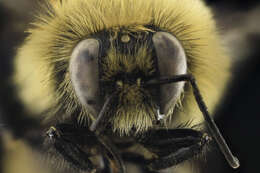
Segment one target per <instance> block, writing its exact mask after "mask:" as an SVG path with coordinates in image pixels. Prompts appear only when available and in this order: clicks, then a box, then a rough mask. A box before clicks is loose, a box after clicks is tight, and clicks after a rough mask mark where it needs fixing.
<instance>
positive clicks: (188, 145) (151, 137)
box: [138, 129, 211, 170]
mask: <svg viewBox="0 0 260 173" xmlns="http://www.w3.org/2000/svg"><path fill="white" fill-rule="evenodd" d="M138 141H139V142H140V143H141V144H142V145H143V146H144V147H145V148H147V149H148V150H149V151H151V152H152V153H154V154H155V155H156V157H155V158H153V159H150V160H148V161H147V164H148V167H149V168H150V169H151V170H160V169H165V168H169V167H171V166H174V165H177V164H179V163H181V162H183V161H185V160H188V159H190V158H192V157H194V156H196V155H197V154H199V153H201V151H202V149H203V147H204V146H205V145H206V144H208V143H209V141H211V137H209V136H208V135H207V134H206V133H204V134H203V133H201V132H200V131H196V130H193V129H169V130H166V129H160V130H153V131H150V132H148V133H147V134H145V135H144V136H142V137H141V138H139V139H138Z"/></svg>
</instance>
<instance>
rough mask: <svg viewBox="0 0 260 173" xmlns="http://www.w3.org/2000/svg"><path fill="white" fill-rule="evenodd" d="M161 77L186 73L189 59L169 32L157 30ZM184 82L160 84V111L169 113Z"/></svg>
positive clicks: (156, 44)
mask: <svg viewBox="0 0 260 173" xmlns="http://www.w3.org/2000/svg"><path fill="white" fill-rule="evenodd" d="M153 44H154V47H155V51H156V55H157V59H158V69H159V73H160V77H161V78H163V77H170V76H174V75H180V74H186V72H187V61H186V56H185V52H184V49H183V47H182V45H181V44H180V42H179V41H178V40H177V39H176V38H175V37H174V36H173V35H171V34H169V33H167V32H157V33H155V34H154V36H153ZM183 87H184V82H178V83H171V84H165V85H161V86H160V101H159V107H160V113H162V114H167V113H168V111H169V110H170V109H171V108H173V107H174V106H175V104H176V101H177V100H178V98H179V97H180V94H181V92H182V90H183Z"/></svg>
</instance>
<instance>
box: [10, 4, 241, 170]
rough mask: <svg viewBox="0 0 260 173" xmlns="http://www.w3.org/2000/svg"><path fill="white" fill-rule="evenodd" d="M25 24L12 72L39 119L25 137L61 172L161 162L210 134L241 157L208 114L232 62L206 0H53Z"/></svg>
mask: <svg viewBox="0 0 260 173" xmlns="http://www.w3.org/2000/svg"><path fill="white" fill-rule="evenodd" d="M29 33H30V35H29V36H28V38H27V39H26V40H25V42H24V44H23V45H22V46H21V47H20V49H19V50H18V52H17V56H16V58H15V62H14V69H15V72H14V76H13V81H14V84H15V86H16V94H17V96H18V98H19V100H20V102H21V103H22V104H23V106H24V109H25V112H26V116H27V118H28V119H31V120H34V122H33V123H32V124H33V125H32V127H29V128H27V129H26V130H25V131H24V135H23V137H24V138H25V139H26V140H27V141H28V142H29V144H31V145H32V146H33V147H35V148H37V150H38V151H39V153H41V154H43V155H44V156H42V157H44V158H46V162H47V163H49V165H50V166H51V167H53V168H54V169H56V170H57V171H58V172H113V173H114V172H120V173H124V172H127V171H128V172H129V171H131V170H130V168H129V165H130V163H134V164H135V165H137V166H138V167H139V168H140V172H159V171H161V170H164V169H167V168H171V167H173V166H175V165H177V164H179V163H181V162H183V161H186V160H189V159H191V158H193V157H194V156H196V155H198V154H200V153H201V152H202V150H203V148H205V147H206V146H207V145H208V144H209V142H210V140H211V139H212V138H213V139H215V140H216V142H217V143H218V144H219V146H220V149H221V150H222V152H223V154H224V155H225V157H226V158H227V160H228V161H229V163H230V165H231V166H232V167H234V168H236V167H238V165H239V163H238V160H237V159H236V158H235V157H234V156H233V155H232V153H231V152H230V150H229V149H228V147H227V145H226V143H225V141H224V139H223V138H222V136H221V134H220V133H219V131H218V129H217V127H216V125H215V123H214V121H213V119H212V118H211V117H210V116H209V112H212V111H213V110H214V106H215V105H216V103H217V101H218V100H219V98H220V96H221V93H222V92H223V89H224V88H225V85H226V81H227V79H228V77H229V74H228V67H229V62H228V56H227V55H226V53H225V52H224V50H223V48H222V47H221V41H220V38H219V36H218V33H217V29H216V26H215V22H214V20H213V19H212V14H211V12H210V10H209V9H208V8H207V7H206V6H205V5H204V3H203V2H201V1H199V0H161V1H156V0H146V1H144V0H98V1H97V0H62V1H58V0H57V1H55V0H53V1H50V0H49V1H46V6H44V7H43V10H42V12H40V13H39V14H38V15H37V18H36V20H35V22H34V23H33V26H32V27H31V29H29ZM194 96H195V97H194ZM202 96H203V97H202ZM194 98H195V99H194ZM204 101H205V103H206V104H207V107H206V104H205V103H204ZM208 110H209V112H208ZM201 112H202V114H201ZM204 121H205V122H206V127H207V128H208V129H209V134H207V133H205V128H202V129H197V128H196V127H197V125H199V124H201V123H203V122H204ZM211 136H212V137H211ZM35 141H37V142H35ZM169 171H170V169H169Z"/></svg>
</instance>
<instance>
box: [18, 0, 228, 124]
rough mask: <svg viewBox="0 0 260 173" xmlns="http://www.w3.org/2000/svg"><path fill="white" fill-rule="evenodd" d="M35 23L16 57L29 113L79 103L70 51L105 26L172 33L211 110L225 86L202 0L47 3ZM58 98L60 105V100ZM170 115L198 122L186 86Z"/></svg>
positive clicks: (223, 59) (221, 56)
mask: <svg viewBox="0 0 260 173" xmlns="http://www.w3.org/2000/svg"><path fill="white" fill-rule="evenodd" d="M33 24H34V27H33V28H32V29H30V30H29V33H30V36H29V37H28V38H27V40H26V41H25V43H24V44H23V46H22V47H21V48H20V49H19V51H18V54H17V57H16V59H15V75H14V81H15V83H16V85H17V86H19V88H18V89H19V90H18V93H19V96H20V98H21V100H22V102H23V103H24V105H25V106H26V108H27V109H28V111H30V112H32V113H33V114H39V113H42V112H44V111H46V110H49V109H50V108H51V107H53V106H56V107H57V109H64V110H65V112H66V114H67V115H70V113H72V112H73V111H75V110H76V109H77V108H78V107H79V103H78V101H77V98H76V97H75V94H74V91H73V89H72V86H71V83H70V77H69V73H68V62H69V60H70V56H71V53H72V50H73V48H74V47H75V46H76V45H77V43H78V42H79V41H81V40H83V39H86V38H88V37H90V35H91V34H93V33H97V32H99V31H102V30H108V29H111V30H114V31H117V30H119V28H121V27H123V28H125V30H128V31H131V32H135V31H142V30H143V31H145V30H147V28H145V27H144V25H154V26H155V27H157V28H160V29H161V30H164V31H167V32H169V33H171V34H173V35H174V36H175V37H176V38H177V39H178V40H179V41H180V43H181V44H182V46H183V47H184V50H185V53H186V55H187V61H188V72H190V73H192V74H193V75H194V76H195V78H196V79H197V82H198V86H199V88H200V90H201V92H202V95H203V97H204V99H205V102H206V104H207V105H208V107H209V110H210V112H212V110H213V109H214V107H215V105H216V103H217V101H218V100H219V97H220V94H221V93H222V91H223V89H224V86H225V84H226V79H227V77H228V72H227V71H228V67H229V59H228V57H227V56H226V54H225V52H224V51H223V50H222V46H221V41H220V39H219V35H218V33H217V30H216V26H215V22H214V20H213V19H212V14H211V11H210V10H209V8H207V7H206V6H205V4H204V3H203V2H202V1H200V0H63V1H62V3H60V2H59V1H58V2H56V3H50V2H47V8H45V9H44V12H42V13H41V14H40V15H38V17H37V20H36V21H35V22H34V23H33ZM57 64H60V65H58V66H57ZM61 71H63V72H64V76H65V80H64V81H63V82H61V83H58V82H57V81H55V79H54V78H53V76H55V74H56V73H58V72H61ZM57 90H59V91H60V92H56V91H57ZM61 99H62V100H64V104H62V105H60V104H59V103H58V102H59V101H60V100H61ZM84 113H86V112H84V109H83V108H82V112H81V114H84ZM173 113H174V114H173V116H172V121H173V122H176V123H180V122H182V121H186V120H190V119H192V120H194V123H197V122H201V120H202V116H201V113H200V111H199V109H198V108H197V105H196V102H195V100H194V99H193V96H192V92H191V89H190V88H189V89H187V90H185V93H184V98H183V102H182V107H181V108H176V110H174V111H173ZM66 114H65V115H66Z"/></svg>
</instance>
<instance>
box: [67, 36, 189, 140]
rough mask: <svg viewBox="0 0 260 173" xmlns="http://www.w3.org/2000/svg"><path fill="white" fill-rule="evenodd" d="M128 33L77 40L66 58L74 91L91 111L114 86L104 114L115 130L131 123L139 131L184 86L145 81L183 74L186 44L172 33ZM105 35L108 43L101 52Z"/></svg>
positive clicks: (122, 130)
mask: <svg viewBox="0 0 260 173" xmlns="http://www.w3.org/2000/svg"><path fill="white" fill-rule="evenodd" d="M124 32H126V31H124ZM131 34H132V35H130V34H122V33H121V32H117V33H116V35H118V36H119V37H118V38H115V37H114V38H111V37H108V38H107V39H106V40H105V41H103V42H102V41H98V40H97V39H86V40H84V41H82V42H80V43H79V44H78V45H77V46H76V48H75V49H74V51H73V54H72V60H71V62H70V74H71V80H72V84H73V86H74V89H75V91H76V94H77V96H78V98H79V100H80V101H81V103H82V104H83V106H85V107H86V108H87V109H88V111H89V112H90V113H92V114H93V115H94V116H95V117H97V114H98V112H99V111H100V109H101V107H102V104H103V103H104V100H105V99H106V98H107V97H108V96H109V95H110V94H111V93H114V92H116V97H115V99H113V101H112V102H113V103H112V105H113V106H111V108H110V109H109V112H107V114H109V117H110V120H109V121H110V123H111V124H112V127H113V130H114V131H119V132H120V134H127V135H128V134H129V132H130V131H131V130H133V129H134V130H135V131H136V132H142V131H146V130H148V129H149V128H150V127H152V126H153V122H155V121H156V119H157V117H156V116H157V115H156V111H157V110H159V111H160V113H163V114H164V113H165V114H168V112H169V111H170V110H172V109H173V108H174V106H175V104H176V102H177V100H178V99H179V96H180V94H181V92H182V90H183V86H184V84H183V83H180V84H169V85H166V86H161V87H154V88H145V87H144V83H146V82H147V81H149V80H152V79H155V78H158V77H161V76H162V77H168V76H171V75H177V74H185V73H186V69H187V65H186V57H185V54H184V50H183V48H182V46H181V45H180V44H179V42H178V40H177V39H176V38H175V37H174V36H173V35H171V34H169V33H166V32H135V33H133V32H132V33H131ZM136 35H137V36H136ZM134 36H136V37H134ZM103 37H104V36H103ZM107 40H109V42H108V41H107ZM106 41H107V42H108V44H109V46H108V48H107V49H106V50H103V51H104V52H101V51H102V50H101V49H100V47H102V45H104V44H106ZM119 45H120V46H119ZM102 55H103V56H102Z"/></svg>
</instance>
